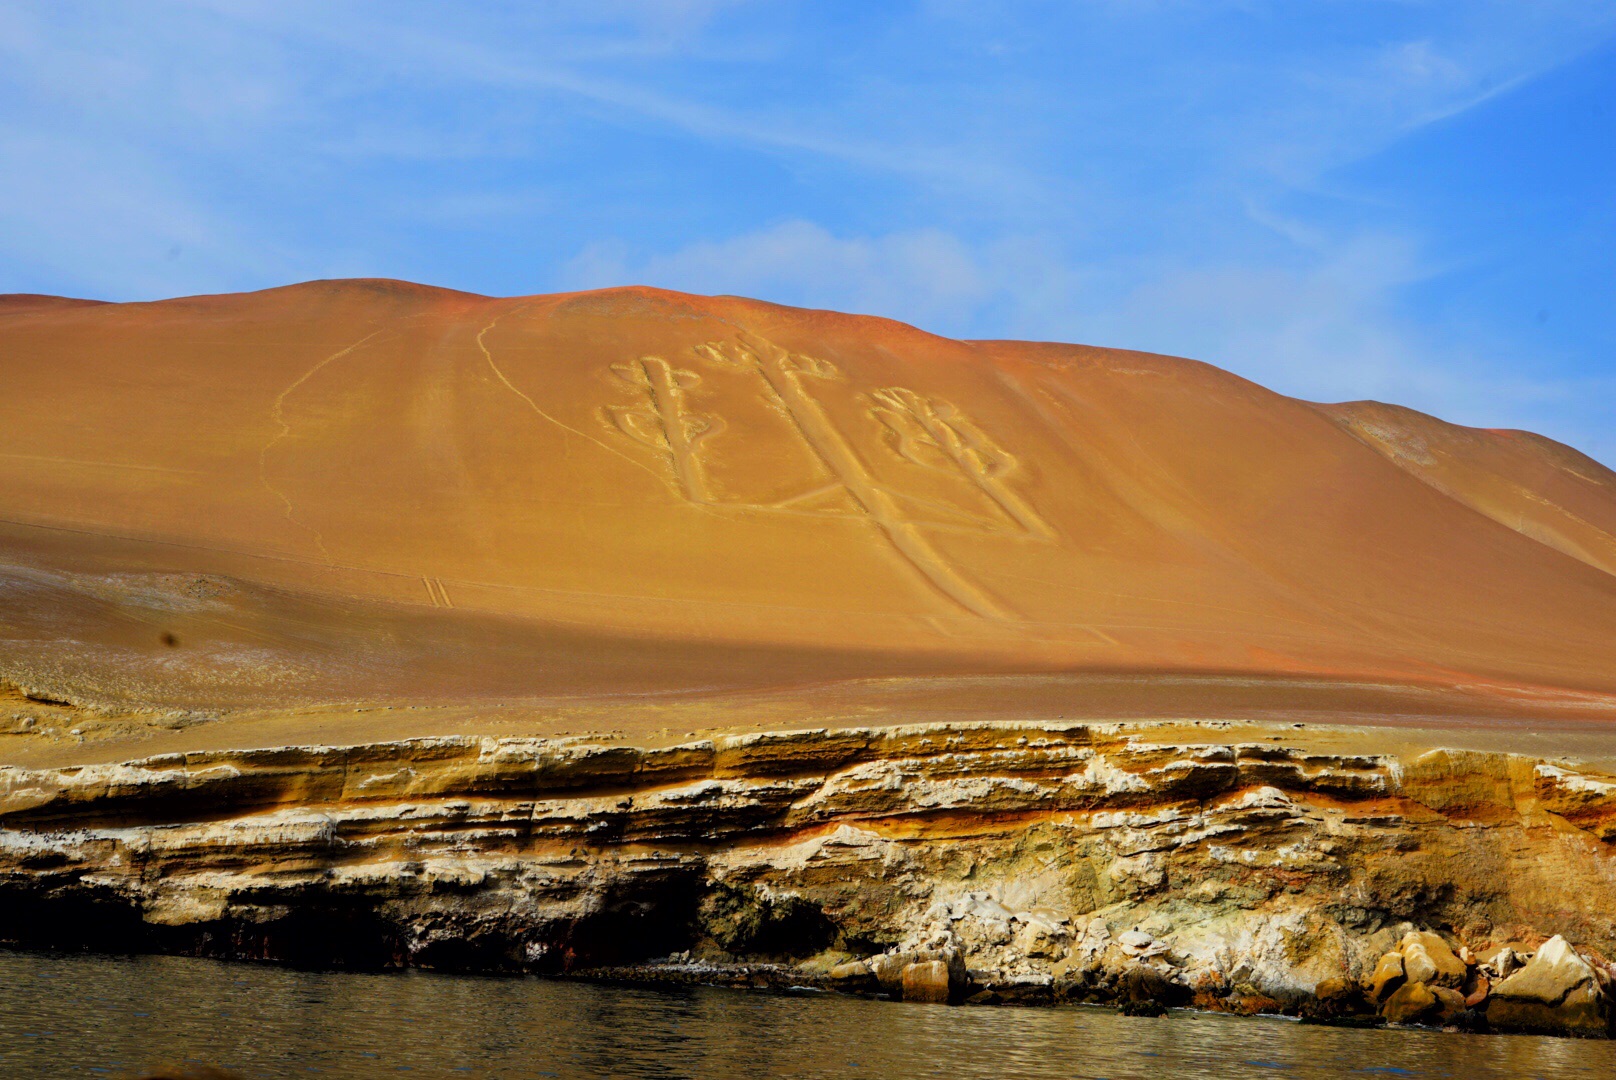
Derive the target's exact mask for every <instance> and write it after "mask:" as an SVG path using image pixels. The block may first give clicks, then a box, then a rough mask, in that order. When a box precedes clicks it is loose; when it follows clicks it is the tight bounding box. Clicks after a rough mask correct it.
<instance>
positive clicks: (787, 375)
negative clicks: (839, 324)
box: [696, 337, 1008, 619]
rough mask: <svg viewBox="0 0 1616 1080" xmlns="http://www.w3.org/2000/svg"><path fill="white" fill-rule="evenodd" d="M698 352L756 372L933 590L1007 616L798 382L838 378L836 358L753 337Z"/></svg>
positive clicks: (837, 483) (979, 610)
mask: <svg viewBox="0 0 1616 1080" xmlns="http://www.w3.org/2000/svg"><path fill="white" fill-rule="evenodd" d="M696 355H698V356H699V357H701V358H702V359H703V360H706V361H708V362H709V363H713V364H718V365H721V366H724V367H728V368H732V369H735V370H737V371H742V370H750V371H752V372H754V373H755V374H756V375H757V377H758V378H759V379H760V380H761V381H762V383H763V385H764V386H765V387H767V389H768V392H769V394H770V395H771V396H772V397H773V398H774V400H775V401H777V402H779V403H780V405H781V406H782V407H784V409H785V411H786V413H787V415H788V416H790V418H791V421H792V424H793V425H794V426H795V428H796V432H797V435H798V436H799V437H800V438H801V439H802V441H803V442H804V443H805V444H806V445H807V447H808V449H809V450H810V451H812V452H813V454H814V456H815V457H817V458H818V459H819V461H820V463H821V464H822V465H823V466H824V467H825V469H826V471H828V472H829V473H830V474H831V476H832V477H834V478H835V480H834V483H833V487H840V488H841V489H842V491H844V492H845V493H846V494H847V496H848V497H849V498H851V500H852V501H853V504H854V505H855V506H857V507H858V510H859V512H860V514H861V515H862V516H863V517H864V518H865V520H867V521H868V522H869V523H870V524H872V525H874V526H875V527H876V528H878V529H879V530H880V531H881V532H882V534H883V535H885V537H886V538H887V541H888V542H889V543H891V544H892V546H893V547H894V548H895V549H897V551H898V553H899V554H900V555H902V556H903V557H904V558H905V559H907V560H908V562H909V564H910V565H911V566H912V567H914V569H915V570H916V571H918V572H919V574H920V575H921V576H922V577H923V578H925V579H926V580H927V581H928V582H930V584H931V586H932V587H933V588H934V589H936V590H937V591H938V592H940V593H942V594H943V595H944V596H946V597H948V598H949V599H950V600H952V601H954V602H955V603H956V604H958V605H959V606H960V607H962V608H964V609H965V610H967V611H970V612H972V613H973V614H976V615H980V616H983V617H984V618H989V619H1004V618H1007V617H1008V613H1007V612H1006V611H1005V610H1004V609H1003V607H1001V606H1000V605H999V603H998V601H996V600H994V599H993V598H992V597H991V596H989V595H988V594H987V593H985V592H984V591H982V589H980V588H979V587H977V586H976V585H975V584H974V583H973V582H971V581H968V580H966V578H965V577H964V576H963V575H962V574H960V572H959V571H958V570H956V569H955V568H954V566H953V565H952V564H951V563H950V562H949V561H948V560H947V559H946V558H944V557H943V555H942V554H941V553H940V552H939V551H938V550H937V549H936V547H934V546H933V545H932V543H931V541H929V540H928V539H927V538H926V537H925V535H924V534H923V533H922V532H921V530H920V529H919V527H917V526H916V525H915V523H914V522H912V521H910V520H909V519H908V517H907V516H906V515H905V514H904V512H903V508H902V507H901V506H900V505H899V504H898V500H897V499H896V498H895V497H894V495H893V493H892V491H890V490H889V489H888V488H887V486H886V485H885V484H883V483H881V482H880V481H878V480H877V479H876V478H875V477H874V476H872V475H871V473H870V471H869V468H868V467H867V466H866V465H865V463H864V461H863V460H862V459H860V457H859V455H858V453H857V451H855V450H854V449H853V446H852V444H851V443H850V442H849V441H848V439H847V436H846V435H844V434H843V433H842V431H841V429H840V428H838V427H837V425H836V423H835V421H834V420H832V418H831V417H830V415H829V414H828V413H827V412H826V411H825V408H824V406H822V405H821V404H820V403H819V402H818V401H817V400H815V398H814V396H813V395H812V394H810V393H809V392H808V389H807V388H806V387H805V386H804V385H803V380H805V379H809V378H813V379H835V378H839V377H840V376H841V373H840V372H839V371H838V370H837V369H836V366H835V365H834V364H832V363H830V362H829V361H827V360H820V359H818V358H816V357H812V356H805V355H803V354H802V353H795V352H791V351H790V350H788V349H783V348H781V347H780V346H778V345H775V344H774V343H773V342H770V341H766V340H759V339H755V338H751V337H745V338H742V339H741V340H739V341H736V342H713V343H710V344H707V345H698V346H697V347H696Z"/></svg>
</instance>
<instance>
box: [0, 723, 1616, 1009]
mask: <svg viewBox="0 0 1616 1080" xmlns="http://www.w3.org/2000/svg"><path fill="white" fill-rule="evenodd" d="M1256 730H1260V729H1255V728H1253V727H1251V726H1240V725H1226V726H1225V727H1224V728H1223V729H1221V730H1220V728H1219V726H1218V725H1215V724H1214V725H1206V724H1203V725H1199V726H1196V727H1194V728H1186V727H1184V726H1179V727H1175V728H1171V729H1169V728H1166V727H1164V726H1161V725H1151V724H1093V723H1056V724H1013V723H979V724H949V725H943V724H936V725H914V726H907V727H895V728H882V729H848V730H818V731H795V732H782V733H774V734H755V735H746V736H732V737H723V738H717V739H713V740H702V741H695V742H690V743H687V744H684V745H674V746H662V747H649V748H640V747H634V746H628V745H623V744H621V743H616V742H613V741H610V740H600V739H557V740H544V739H498V738H473V737H450V738H436V739H419V740H408V741H400V742H390V743H380V744H374V745H366V746H353V747H321V746H303V747H282V748H278V749H269V750H254V751H235V752H224V751H219V752H198V753H189V754H171V755H165V756H155V757H149V758H146V759H144V760H139V761H132V762H129V763H126V764H118V765H89V766H81V767H72V768H57V769H26V768H17V767H12V768H6V769H0V935H3V936H4V938H5V939H7V940H9V941H10V942H11V943H12V944H19V945H27V946H42V945H43V946H60V945H92V946H99V947H114V948H120V949H122V948H135V949H158V950H169V951H179V952H188V953H199V954H206V955H214V956H223V957H237V958H250V959H270V960H281V961H289V962H295V963H314V964H330V963H336V964H340V965H353V966H363V967H391V966H402V965H418V966H422V967H430V968H440V969H457V970H478V971H484V970H486V971H538V972H552V973H590V972H593V973H596V974H601V973H607V974H614V975H618V976H631V977H648V978H664V979H706V980H712V981H724V980H731V979H740V980H742V981H762V982H778V983H788V984H810V985H821V986H837V987H841V988H844V989H848V990H852V991H857V992H866V993H890V994H893V995H895V996H904V997H909V998H918V999H922V1000H954V1001H961V1000H970V1001H974V1002H980V1003H988V1002H996V1001H1031V1002H1036V1001H1051V1000H1087V1001H1103V1002H1115V1003H1119V1004H1123V1005H1125V1006H1126V1007H1128V1008H1131V1009H1134V1010H1142V1011H1150V1010H1153V1009H1156V1008H1159V1007H1162V1006H1166V1005H1176V1004H1192V1005H1196V1006H1200V1007H1205V1008H1212V1009H1227V1010H1235V1011H1246V1012H1249V1011H1273V1010H1279V1011H1285V1012H1291V1013H1300V1014H1303V1015H1307V1016H1312V1017H1315V1018H1321V1019H1350V1018H1353V1017H1359V1018H1366V1019H1368V1018H1377V1017H1385V1018H1389V1019H1391V1020H1394V1021H1398V1022H1422V1023H1452V1024H1461V1025H1466V1026H1470V1027H1484V1026H1489V1025H1490V1026H1491V1027H1493V1028H1495V1029H1500V1030H1548V1031H1565V1032H1574V1033H1580V1034H1598V1033H1604V1032H1606V1031H1607V1030H1608V1025H1609V1022H1610V1008H1609V1005H1608V1001H1609V998H1608V996H1607V992H1606V988H1607V986H1608V985H1609V982H1610V978H1611V975H1612V974H1613V971H1616V969H1613V968H1612V967H1611V966H1610V964H1609V961H1608V959H1607V958H1609V957H1612V956H1616V925H1613V921H1612V918H1611V913H1612V912H1613V911H1616V848H1613V844H1616V777H1611V776H1605V775H1600V774H1597V773H1594V772H1591V771H1587V770H1579V769H1574V768H1571V767H1568V766H1565V765H1561V764H1553V763H1550V762H1547V761H1543V760H1538V759H1534V758H1530V757H1525V756H1520V755H1510V754H1499V753H1482V752H1473V751H1447V750H1431V751H1428V752H1425V753H1420V754H1412V755H1408V756H1404V757H1400V758H1398V757H1392V756H1385V755H1375V754H1357V753H1346V752H1341V751H1339V750H1334V751H1332V750H1328V749H1323V748H1321V747H1326V746H1328V745H1329V744H1330V742H1331V740H1330V739H1329V738H1328V736H1329V734H1330V733H1329V732H1328V731H1319V730H1316V729H1312V728H1309V729H1307V730H1305V731H1304V730H1290V731H1287V732H1285V733H1284V734H1283V735H1266V736H1254V734H1253V732H1254V731H1256ZM1186 735H1187V737H1186ZM1336 742H1337V744H1339V742H1340V740H1336ZM1310 747H1311V748H1310Z"/></svg>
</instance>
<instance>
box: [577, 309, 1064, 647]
mask: <svg viewBox="0 0 1616 1080" xmlns="http://www.w3.org/2000/svg"><path fill="white" fill-rule="evenodd" d="M695 353H696V355H697V356H698V357H700V358H701V359H702V360H704V361H706V362H708V363H710V364H714V365H716V366H718V367H721V368H726V369H729V370H732V371H736V372H744V373H748V374H754V375H756V376H757V377H758V379H759V380H760V381H761V382H762V384H763V387H764V389H765V390H766V391H767V394H768V396H769V397H770V398H771V399H772V400H773V401H774V402H775V403H776V404H777V405H778V406H779V407H780V408H781V410H782V411H783V412H784V413H785V415H786V417H787V418H788V419H789V420H790V422H791V424H792V428H793V430H794V431H795V433H796V435H797V436H798V438H799V439H801V441H802V443H803V444H804V445H805V446H806V447H807V448H808V450H809V451H810V452H811V453H812V454H813V455H814V458H815V459H816V460H817V461H818V462H819V463H820V464H821V465H822V466H823V467H824V468H825V470H826V471H827V472H828V473H829V474H830V476H831V477H832V480H831V482H830V483H829V484H821V485H819V486H817V487H815V488H813V489H812V490H809V491H804V492H802V493H801V494H798V495H795V496H791V497H789V498H786V499H782V500H780V501H778V502H774V503H768V504H760V503H748V502H739V501H723V502H720V501H718V500H716V499H715V498H714V496H713V493H712V491H711V489H710V488H709V486H708V483H707V477H706V472H705V467H704V464H703V461H702V457H701V446H700V443H701V442H702V441H703V440H705V439H706V438H708V437H709V436H711V435H714V434H716V433H717V432H719V431H721V430H722V427H723V423H722V420H721V419H720V418H718V417H715V416H710V415H705V414H701V413H696V412H692V411H691V410H690V409H689V407H688V404H687V401H686V397H685V392H686V391H688V390H691V389H693V388H695V387H697V386H699V385H700V383H701V376H700V375H699V374H697V373H696V372H693V371H685V370H682V369H676V368H674V367H673V366H672V365H671V364H669V363H668V362H667V361H666V360H663V359H662V358H660V357H655V356H646V357H641V358H640V359H639V360H638V361H635V362H633V363H629V364H616V365H613V367H612V370H613V372H614V373H615V374H616V375H617V376H618V377H619V378H620V379H622V380H623V381H624V382H627V383H629V384H630V385H632V386H634V387H635V388H636V389H637V390H639V391H640V395H641V397H642V399H643V401H642V402H641V403H639V404H636V405H632V406H611V407H608V409H607V410H606V413H605V418H604V419H605V422H606V423H607V424H608V425H609V426H611V427H612V428H614V429H615V430H616V431H618V432H619V433H621V434H623V435H626V436H627V437H629V438H631V439H633V440H634V441H636V442H638V443H640V444H641V445H642V446H646V447H648V448H650V449H652V450H655V451H657V452H659V453H661V454H663V455H664V456H665V458H666V460H667V463H668V465H669V467H670V468H671V470H672V472H673V475H674V477H675V479H676V484H675V487H676V490H677V491H678V492H679V493H680V494H681V495H683V496H684V498H685V499H687V500H688V501H690V502H692V503H695V504H698V505H723V506H727V507H732V508H735V509H746V510H760V511H785V510H787V509H789V508H790V507H792V506H794V505H798V504H801V503H804V502H807V501H809V500H812V499H815V498H819V497H821V496H824V495H826V494H836V495H845V496H846V497H847V498H848V499H849V500H850V501H851V502H852V504H853V505H854V506H855V507H856V512H855V513H854V514H853V515H840V516H855V517H858V518H859V519H861V520H864V521H867V522H869V523H870V524H872V525H874V526H875V527H876V528H877V529H879V530H880V531H881V533H882V534H883V535H884V536H885V538H886V539H887V541H888V542H889V543H890V544H891V545H892V546H893V548H894V549H896V550H897V552H898V553H899V554H900V555H902V556H903V558H904V559H905V561H907V562H908V563H909V565H910V566H912V567H913V568H914V569H915V570H916V571H917V572H918V573H919V574H920V575H921V577H923V578H924V579H925V580H926V582H927V583H928V584H929V585H930V586H931V587H932V588H933V589H935V590H936V591H937V592H939V593H941V594H942V595H943V596H945V597H947V598H948V599H949V600H951V601H953V602H954V603H956V604H958V605H959V606H961V607H963V608H965V610H967V611H969V612H971V613H972V614H975V615H979V616H981V617H983V618H989V619H1008V618H1011V617H1012V615H1011V613H1009V612H1008V611H1007V610H1006V609H1005V608H1004V606H1003V605H1002V604H1000V603H999V602H998V601H997V600H995V599H993V598H992V597H990V596H989V595H988V594H987V593H985V592H984V591H983V590H982V589H980V588H979V587H977V586H976V585H975V584H974V583H972V582H971V581H970V580H968V579H967V578H966V577H964V576H963V575H962V574H961V573H960V572H959V570H958V569H957V568H955V567H954V565H953V564H952V563H951V562H949V560H948V559H947V558H946V557H945V556H944V555H943V554H942V553H941V552H939V551H938V550H937V549H936V547H934V546H933V545H932V543H931V541H930V540H928V539H927V538H926V536H925V535H924V534H923V533H922V532H921V528H922V526H921V525H920V524H918V523H917V522H915V521H914V520H912V519H911V518H910V516H909V515H908V514H907V513H906V512H905V509H904V501H905V500H907V501H910V502H917V503H932V502H933V501H932V500H926V499H924V498H922V497H920V496H915V495H911V494H908V493H905V492H903V491H900V490H898V489H896V488H894V487H892V486H891V485H888V484H885V483H882V482H881V481H880V480H878V479H877V478H876V477H875V476H873V475H872V474H871V473H870V471H869V469H868V467H866V465H865V463H864V462H863V461H862V460H860V458H859V456H858V454H857V452H856V451H855V450H854V449H853V446H852V444H851V443H850V442H849V441H848V439H847V437H846V435H845V434H844V433H843V432H842V431H841V429H840V428H838V427H837V425H836V423H835V421H834V420H832V419H831V417H830V416H829V415H828V414H827V413H826V412H825V410H824V408H823V407H822V406H821V405H820V403H819V402H818V400H816V399H815V398H814V396H813V395H812V394H811V393H810V392H809V391H808V389H807V387H806V386H805V385H804V381H805V380H808V379H821V380H823V379H836V378H840V377H841V373H840V372H839V371H838V370H837V368H836V367H835V365H834V364H831V363H830V362H829V361H826V360H821V359H818V358H816V357H811V356H804V355H802V354H800V353H793V352H790V351H788V350H786V349H782V348H780V347H779V346H777V345H774V344H773V343H772V342H768V341H765V340H762V339H754V338H745V339H742V340H740V341H737V342H711V343H709V344H706V345H698V346H696V348H695ZM868 400H870V401H871V402H872V407H871V409H870V410H869V413H868V415H869V416H871V417H872V418H873V419H876V420H878V421H880V422H881V424H882V425H884V427H885V428H886V431H887V434H888V441H889V443H890V444H891V445H892V447H893V449H894V451H895V452H896V453H897V454H898V455H899V456H901V457H903V458H904V459H905V460H908V461H910V462H912V463H914V464H916V465H919V466H921V467H923V468H926V469H930V470H933V471H939V472H948V473H960V474H963V475H964V476H965V477H966V479H967V480H969V481H970V482H971V483H972V484H974V485H975V486H976V487H977V488H978V489H979V490H980V491H981V492H982V493H983V494H984V495H985V496H987V498H988V499H989V500H990V501H991V503H992V504H993V505H994V506H995V507H997V508H998V510H999V511H1000V512H1001V513H1002V514H1003V515H1004V517H1005V518H1006V519H1007V520H1008V522H1009V523H1010V524H1011V525H1013V526H1014V530H1013V531H1012V530H1011V529H1008V528H1006V527H1005V526H1004V525H1002V524H1000V523H998V522H994V521H986V520H982V519H980V518H976V517H971V516H969V515H964V516H966V517H968V519H969V520H970V521H971V523H972V524H973V525H975V526H977V527H978V528H979V529H980V530H981V531H987V532H998V533H1008V534H1011V535H1018V536H1023V537H1032V538H1036V539H1041V540H1050V539H1053V538H1054V536H1055V532H1054V530H1053V529H1051V528H1050V526H1049V524H1048V523H1047V522H1045V521H1044V519H1043V518H1041V517H1040V516H1039V515H1038V513H1037V512H1036V511H1034V510H1033V508H1032V507H1031V506H1029V505H1028V504H1027V502H1026V501H1025V500H1024V499H1022V498H1021V497H1020V496H1019V495H1017V494H1016V493H1015V492H1014V491H1013V490H1012V489H1010V488H1009V487H1008V486H1007V485H1006V484H1005V477H1006V476H1007V475H1008V474H1009V473H1011V472H1012V471H1013V470H1014V469H1015V467H1016V460H1015V458H1014V457H1012V456H1011V455H1010V454H1009V453H1007V452H1006V451H1004V450H1003V449H1001V448H1000V447H998V446H997V445H995V444H994V443H993V442H992V441H991V440H990V439H989V438H988V437H987V436H986V435H985V434H983V433H982V432H981V431H980V430H979V429H978V428H977V427H976V426H975V425H974V424H972V423H971V422H970V421H969V420H968V419H966V417H965V416H964V415H963V413H961V412H960V411H959V410H958V409H957V408H955V407H954V406H953V405H951V404H949V403H947V402H944V401H940V400H934V399H929V398H926V397H923V396H921V395H920V394H917V393H915V392H914V391H912V390H908V389H906V388H904V387H891V388H888V389H885V390H879V391H876V392H874V393H873V394H871V395H869V398H868ZM945 509H949V510H953V511H955V512H956V513H960V512H959V509H958V508H957V507H947V508H945Z"/></svg>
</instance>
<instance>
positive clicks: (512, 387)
mask: <svg viewBox="0 0 1616 1080" xmlns="http://www.w3.org/2000/svg"><path fill="white" fill-rule="evenodd" d="M523 310H525V309H524V308H517V309H516V312H515V314H520V313H521V312H522V311H523ZM507 314H511V313H510V312H501V313H500V314H498V315H496V316H494V317H493V318H492V319H490V320H489V322H488V325H487V326H485V327H483V328H482V329H481V330H479V331H477V348H478V349H480V350H482V354H483V359H484V360H486V361H488V367H489V370H491V371H492V372H493V373H494V375H495V376H496V377H497V378H498V379H499V381H500V382H502V383H504V384H505V388H506V389H507V390H509V391H510V392H511V393H513V394H515V395H516V396H517V397H519V398H521V399H522V400H523V401H525V402H527V407H528V408H530V409H532V410H533V411H534V412H535V413H537V414H538V415H539V416H541V417H543V418H544V419H545V420H548V421H550V423H552V424H554V425H555V426H556V427H558V428H560V429H561V430H562V431H570V432H572V434H574V435H576V436H578V437H579V438H580V439H588V440H589V441H590V442H592V443H594V444H595V445H596V446H598V447H600V448H601V449H602V450H605V451H606V452H607V453H611V454H616V455H617V456H618V457H620V458H622V459H623V460H624V461H626V462H628V463H629V464H630V465H632V466H634V467H635V468H636V469H643V470H644V471H645V472H647V473H649V474H650V475H652V476H654V477H656V480H657V483H658V484H662V483H664V482H665V481H664V480H663V478H662V476H661V475H660V474H659V473H657V471H656V470H655V469H653V468H651V467H650V466H649V465H646V464H645V463H644V462H640V461H635V460H634V459H633V458H631V457H629V456H628V455H627V454H625V453H623V452H622V451H621V450H619V449H617V448H616V447H614V446H611V445H610V444H608V443H604V442H601V441H600V440H599V439H597V438H595V437H594V436H593V435H590V434H588V433H586V432H582V431H579V430H578V429H577V428H575V427H573V426H572V425H571V424H567V423H563V422H562V421H560V420H557V419H556V418H555V417H553V416H551V415H550V414H549V413H547V412H545V411H544V410H543V409H541V408H539V403H538V402H536V401H534V400H533V399H532V398H530V397H528V396H527V395H526V394H524V393H522V391H521V390H519V389H518V388H517V386H516V384H515V383H513V382H511V380H510V379H508V378H507V377H506V376H505V372H503V371H501V370H500V367H499V365H498V364H496V363H495V362H494V354H493V353H491V352H489V351H488V344H487V343H486V342H485V341H484V340H483V336H484V335H485V334H487V333H488V331H490V330H492V329H493V328H494V326H495V324H496V323H498V322H499V320H501V319H503V318H504V317H505V316H506V315H507Z"/></svg>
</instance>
